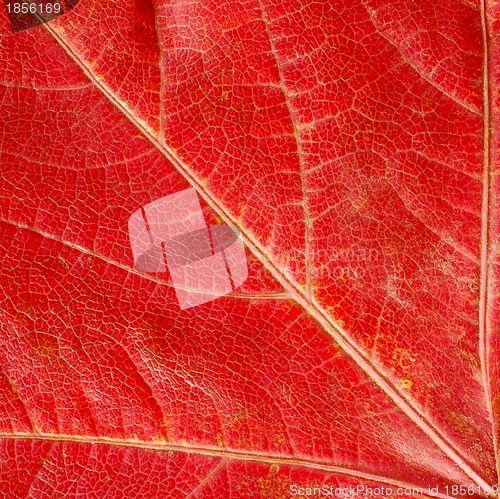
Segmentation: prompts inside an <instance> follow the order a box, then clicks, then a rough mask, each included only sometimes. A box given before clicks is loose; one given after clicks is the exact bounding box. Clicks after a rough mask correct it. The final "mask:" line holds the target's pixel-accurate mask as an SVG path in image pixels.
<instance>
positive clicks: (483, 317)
mask: <svg viewBox="0 0 500 499" xmlns="http://www.w3.org/2000/svg"><path fill="white" fill-rule="evenodd" d="M479 10H480V14H481V30H482V36H483V40H482V42H483V54H484V55H483V101H484V104H483V106H484V122H483V134H484V138H483V199H482V207H481V255H480V261H481V265H480V291H479V293H480V294H479V357H480V361H481V375H482V382H483V386H484V395H485V403H486V409H487V411H488V414H489V417H490V422H491V427H492V436H493V447H494V450H495V457H496V460H497V467H498V464H499V463H498V460H499V459H500V457H499V456H498V442H497V437H496V432H495V417H494V414H493V408H492V405H491V387H490V382H489V361H488V356H489V345H488V340H489V335H488V330H489V327H490V324H489V320H488V312H489V308H490V307H489V294H488V291H489V289H488V288H489V285H490V283H489V272H490V261H489V245H490V241H489V237H490V213H491V208H490V202H491V200H490V189H491V185H490V174H491V172H490V168H491V165H490V161H491V158H490V147H491V141H490V125H491V123H490V122H491V116H490V79H489V69H490V55H489V37H488V19H487V12H486V2H485V0H480V5H479Z"/></svg>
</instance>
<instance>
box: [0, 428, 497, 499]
mask: <svg viewBox="0 0 500 499" xmlns="http://www.w3.org/2000/svg"><path fill="white" fill-rule="evenodd" d="M1 439H5V440H38V441H49V442H57V443H70V444H71V443H72V444H81V445H92V446H94V445H108V446H113V447H124V448H132V449H147V450H157V451H163V452H182V453H183V454H190V455H198V456H210V457H217V458H219V459H222V460H223V461H224V463H221V464H225V462H227V461H229V460H233V461H239V462H255V463H260V464H268V465H273V464H274V465H278V466H290V467H298V468H307V469H314V470H318V471H323V472H326V473H337V474H340V475H344V476H347V477H351V478H356V479H361V480H370V481H374V482H379V483H383V484H388V485H392V486H394V487H402V488H408V489H411V490H413V491H415V492H416V494H418V491H421V490H422V488H423V487H420V486H418V485H414V484H411V483H408V482H403V481H400V480H393V479H388V478H386V477H383V476H379V475H375V474H373V473H366V472H364V471H357V470H353V469H350V468H345V467H341V466H334V465H330V464H327V463H320V462H317V461H312V460H308V459H304V458H302V459H299V458H290V457H286V456H283V455H277V454H276V455H275V454H258V453H257V452H248V451H246V452H240V451H236V450H226V449H223V448H217V447H202V446H190V445H175V444H164V443H154V442H144V441H141V440H131V439H118V438H107V437H88V436H82V435H74V436H73V435H59V434H58V435H55V434H47V433H41V434H37V435H32V434H25V433H0V440H1ZM424 490H425V488H424ZM488 490H489V489H488ZM418 497H425V495H424V496H422V495H421V494H418ZM432 497H441V498H442V499H456V498H453V496H448V495H446V494H441V493H440V494H437V495H433V496H432Z"/></svg>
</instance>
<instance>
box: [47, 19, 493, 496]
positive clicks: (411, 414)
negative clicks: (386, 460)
mask: <svg viewBox="0 0 500 499" xmlns="http://www.w3.org/2000/svg"><path fill="white" fill-rule="evenodd" d="M43 27H44V28H45V29H46V30H47V32H48V33H50V34H51V35H52V37H53V38H54V39H55V40H56V41H57V42H58V43H59V44H60V45H61V47H62V48H63V49H64V51H65V52H66V53H67V55H68V56H69V57H70V58H71V59H72V60H73V61H74V62H75V64H77V66H78V67H80V69H81V70H82V71H83V73H84V74H85V75H86V76H87V77H88V78H89V79H90V81H91V82H93V83H94V85H95V86H96V88H98V89H99V90H100V91H101V92H102V93H103V94H104V95H105V97H106V98H107V99H108V100H109V101H110V102H111V103H112V104H113V105H114V106H115V107H116V108H117V109H118V110H119V111H120V112H121V113H123V115H124V116H126V117H127V118H128V119H129V120H130V122H131V123H133V124H134V125H135V126H136V127H137V129H138V130H139V131H140V132H141V133H142V134H143V135H144V136H145V137H146V138H147V139H148V140H149V141H150V142H151V143H152V144H153V145H154V146H155V147H156V148H157V149H158V151H159V152H160V153H161V154H163V155H164V156H165V157H166V158H167V159H168V160H169V161H170V163H171V164H172V165H174V166H175V168H176V169H177V171H178V172H179V173H180V174H181V175H182V176H183V177H184V178H185V179H186V180H187V181H188V182H189V183H190V184H191V186H192V187H193V188H195V189H196V191H197V192H198V194H199V195H200V196H201V197H202V198H203V199H204V200H205V202H206V203H207V204H208V205H209V206H210V207H211V208H212V209H213V210H214V211H215V212H216V213H217V214H218V215H219V216H220V217H221V219H222V220H224V221H225V222H226V223H227V224H230V225H234V226H238V227H239V230H240V232H241V234H242V237H243V240H244V241H245V244H246V246H247V247H248V248H249V249H250V250H251V251H252V253H253V254H254V256H255V257H256V258H257V259H258V260H259V261H260V262H261V263H262V265H263V266H264V267H265V268H266V269H267V270H268V271H269V272H270V273H271V274H272V275H273V277H274V278H275V279H276V280H277V281H278V282H279V283H280V284H281V285H282V286H283V288H284V289H286V290H287V291H288V292H289V293H290V295H291V298H292V299H293V300H294V301H295V302H296V303H297V304H299V305H300V306H301V307H302V308H303V309H304V311H305V312H306V313H308V314H309V315H310V316H311V317H312V318H314V319H315V320H316V321H317V322H318V324H320V325H321V326H322V327H323V328H324V330H325V331H326V332H327V333H328V334H329V335H330V336H331V337H332V338H333V339H334V340H335V342H336V343H337V344H338V345H339V346H340V347H341V348H342V349H343V350H344V351H345V352H346V353H347V354H348V355H349V356H350V357H351V358H352V360H353V361H354V362H356V364H357V365H358V366H359V368H360V369H362V370H363V371H364V372H365V374H367V375H368V377H369V378H371V380H372V381H373V383H374V384H376V385H377V386H378V387H379V388H380V389H381V390H382V391H383V392H384V393H385V394H386V395H387V396H388V397H389V398H390V399H391V400H392V401H393V402H394V403H395V404H396V406H397V407H398V408H399V409H400V410H401V411H402V412H403V413H404V414H405V415H406V416H407V417H408V418H409V419H410V420H411V421H412V422H413V423H414V424H415V425H416V426H417V427H418V428H420V429H421V430H422V431H423V432H424V433H425V434H426V435H427V437H428V438H429V439H430V440H431V441H432V442H434V444H435V445H436V446H437V447H438V448H439V449H440V450H441V451H442V452H443V454H445V455H446V456H447V457H448V458H449V459H450V460H452V461H453V462H454V463H455V464H456V465H457V466H458V467H459V468H460V469H461V470H462V471H463V472H464V473H465V474H466V475H467V476H469V478H471V479H472V480H473V481H474V482H475V483H476V484H477V485H479V486H481V487H482V488H483V489H486V488H489V487H490V485H489V484H488V483H487V482H486V481H485V480H483V479H482V478H481V476H479V475H478V473H476V472H475V471H474V469H473V468H472V467H471V466H470V465H469V464H468V463H467V462H466V461H465V459H464V458H462V457H461V456H460V454H459V453H458V452H457V451H456V450H455V449H454V448H453V446H452V445H451V444H449V443H448V442H447V441H446V439H445V438H443V437H441V436H440V435H439V433H438V430H437V429H435V428H434V427H433V426H432V424H431V423H430V422H429V421H427V419H426V417H425V416H424V415H423V414H422V413H421V412H420V411H419V409H418V408H417V407H414V406H413V405H412V404H411V403H410V402H409V401H407V400H405V399H404V398H403V397H402V396H401V395H400V394H399V392H398V391H397V389H396V388H395V387H394V386H393V385H392V383H391V382H390V381H389V380H388V379H386V377H385V376H384V375H383V374H382V373H381V372H380V371H379V370H378V369H377V368H376V367H374V366H373V365H372V364H371V363H370V361H369V360H368V359H367V358H366V357H365V355H364V353H363V352H362V351H361V350H360V349H359V348H358V346H357V345H356V344H355V343H354V342H353V341H352V340H351V339H350V338H349V337H348V335H346V333H345V332H344V331H343V330H342V329H341V328H340V326H338V325H337V324H335V323H334V322H333V321H332V320H331V318H330V317H329V316H328V315H327V314H326V313H325V311H324V310H322V308H321V307H320V306H319V304H318V303H317V302H316V301H315V299H314V297H313V298H312V299H311V301H309V300H308V299H307V298H306V295H305V292H304V290H303V289H302V288H301V287H300V286H298V285H297V284H296V283H294V282H293V281H291V280H290V279H289V278H288V277H287V276H286V275H285V274H283V273H282V272H281V271H280V270H279V268H277V267H276V265H275V264H274V263H273V262H272V261H271V260H270V259H269V258H268V257H267V255H266V250H265V248H263V247H262V246H261V245H260V243H259V242H258V241H256V240H254V239H253V237H252V236H251V235H250V234H248V232H247V231H246V230H245V228H244V227H240V226H239V223H238V221H237V220H234V219H233V217H232V216H231V215H230V214H228V213H226V211H225V210H224V208H223V207H222V206H221V205H220V204H219V202H218V201H217V200H216V199H215V198H213V197H212V195H211V194H210V193H209V192H207V191H206V190H205V189H204V187H203V185H202V183H201V182H200V181H199V180H198V179H197V178H196V177H195V176H194V175H193V174H192V173H191V172H190V170H189V167H188V165H186V164H185V163H184V162H183V161H182V160H181V159H180V158H178V157H177V156H176V154H175V152H174V151H173V150H172V149H171V148H170V147H168V146H167V145H166V144H162V143H161V140H160V139H159V138H158V137H157V136H156V135H155V133H154V131H153V130H152V129H151V127H150V126H149V125H148V124H147V123H146V122H144V121H143V120H140V119H138V118H137V117H136V116H135V115H134V114H133V112H132V111H131V110H130V109H129V108H128V107H127V104H126V103H125V102H123V101H122V100H120V99H119V98H118V97H117V96H116V95H115V94H114V93H113V92H112V91H111V89H110V88H108V87H107V85H105V84H104V82H103V81H101V80H99V79H98V78H97V77H96V76H95V75H94V74H93V73H92V71H91V70H90V68H89V67H87V66H86V65H85V64H84V62H83V61H81V60H80V58H79V57H78V54H76V53H75V52H74V51H73V49H72V47H71V46H70V45H69V44H68V43H66V41H65V40H64V39H63V38H62V37H61V36H60V35H59V33H58V32H57V30H56V29H55V28H54V27H53V26H52V25H51V24H50V23H46V24H44V25H43Z"/></svg>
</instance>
